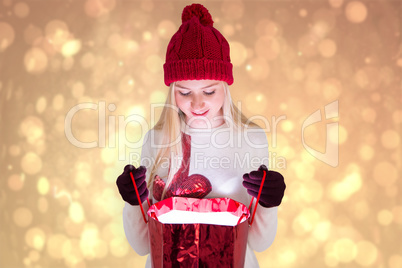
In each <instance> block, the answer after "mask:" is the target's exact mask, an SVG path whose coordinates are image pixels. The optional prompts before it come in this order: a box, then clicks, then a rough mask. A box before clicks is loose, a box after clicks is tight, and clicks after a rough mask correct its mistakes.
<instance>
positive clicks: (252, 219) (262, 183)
mask: <svg viewBox="0 0 402 268" xmlns="http://www.w3.org/2000/svg"><path fill="white" fill-rule="evenodd" d="M263 172H264V176H263V177H262V181H261V185H260V190H259V191H258V196H257V201H256V202H255V207H254V211H253V215H252V216H251V218H250V223H249V225H250V226H251V224H253V221H254V216H255V212H256V210H257V206H258V202H259V201H260V196H261V192H262V187H263V186H264V182H265V177H266V176H267V172H266V171H265V170H263ZM253 201H254V196H253V197H252V198H251V202H250V205H249V206H248V210H250V211H251V206H252V205H253Z"/></svg>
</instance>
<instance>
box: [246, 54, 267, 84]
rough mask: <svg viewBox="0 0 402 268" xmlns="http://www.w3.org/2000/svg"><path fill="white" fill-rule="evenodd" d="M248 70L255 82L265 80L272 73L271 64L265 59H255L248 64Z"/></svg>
mask: <svg viewBox="0 0 402 268" xmlns="http://www.w3.org/2000/svg"><path fill="white" fill-rule="evenodd" d="M246 70H247V71H248V74H249V76H250V77H251V78H252V79H253V80H257V81H260V80H264V79H266V78H267V77H268V75H269V73H270V67H269V64H268V63H267V61H266V60H265V59H262V58H254V59H252V60H250V62H249V63H248V65H247V67H246Z"/></svg>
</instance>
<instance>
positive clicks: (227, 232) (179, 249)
mask: <svg viewBox="0 0 402 268" xmlns="http://www.w3.org/2000/svg"><path fill="white" fill-rule="evenodd" d="M147 214H148V217H149V222H148V230H149V240H150V248H151V260H152V265H153V267H243V266H244V261H245V253H246V247H247V235H248V219H249V217H250V212H249V210H248V208H247V207H246V206H245V205H244V204H242V203H240V202H237V201H235V200H232V199H230V198H213V199H195V198H185V197H171V198H168V199H165V200H163V201H161V202H158V203H156V204H154V205H152V206H151V207H150V209H149V210H148V212H147Z"/></svg>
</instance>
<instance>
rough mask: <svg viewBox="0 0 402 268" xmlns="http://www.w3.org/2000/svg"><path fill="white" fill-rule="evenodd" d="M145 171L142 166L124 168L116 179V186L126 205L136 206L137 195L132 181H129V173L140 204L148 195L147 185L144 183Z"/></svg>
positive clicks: (137, 203)
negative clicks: (136, 191)
mask: <svg viewBox="0 0 402 268" xmlns="http://www.w3.org/2000/svg"><path fill="white" fill-rule="evenodd" d="M146 171H147V169H146V167H144V166H140V167H139V168H135V167H134V166H133V165H127V166H125V167H124V172H123V173H122V174H121V175H120V176H119V177H118V178H117V181H116V184H117V188H119V192H120V195H121V197H122V198H123V200H124V201H126V202H127V203H129V204H131V205H133V206H138V205H139V204H140V203H139V202H138V198H137V194H136V193H135V189H134V185H133V181H132V180H131V175H130V172H132V173H133V177H134V181H135V184H136V185H137V189H138V193H139V195H140V199H141V203H142V202H144V201H145V200H146V199H147V197H148V194H149V191H148V188H147V183H146V181H145V177H146V176H145V173H146Z"/></svg>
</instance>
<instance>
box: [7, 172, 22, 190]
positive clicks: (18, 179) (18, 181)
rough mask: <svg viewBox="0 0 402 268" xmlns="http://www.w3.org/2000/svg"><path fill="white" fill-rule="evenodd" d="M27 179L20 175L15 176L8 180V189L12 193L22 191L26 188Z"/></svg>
mask: <svg viewBox="0 0 402 268" xmlns="http://www.w3.org/2000/svg"><path fill="white" fill-rule="evenodd" d="M24 181H25V178H24V176H23V175H20V174H13V175H11V176H10V177H9V178H8V188H10V189H11V190H12V191H20V190H21V189H22V188H23V186H24Z"/></svg>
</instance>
